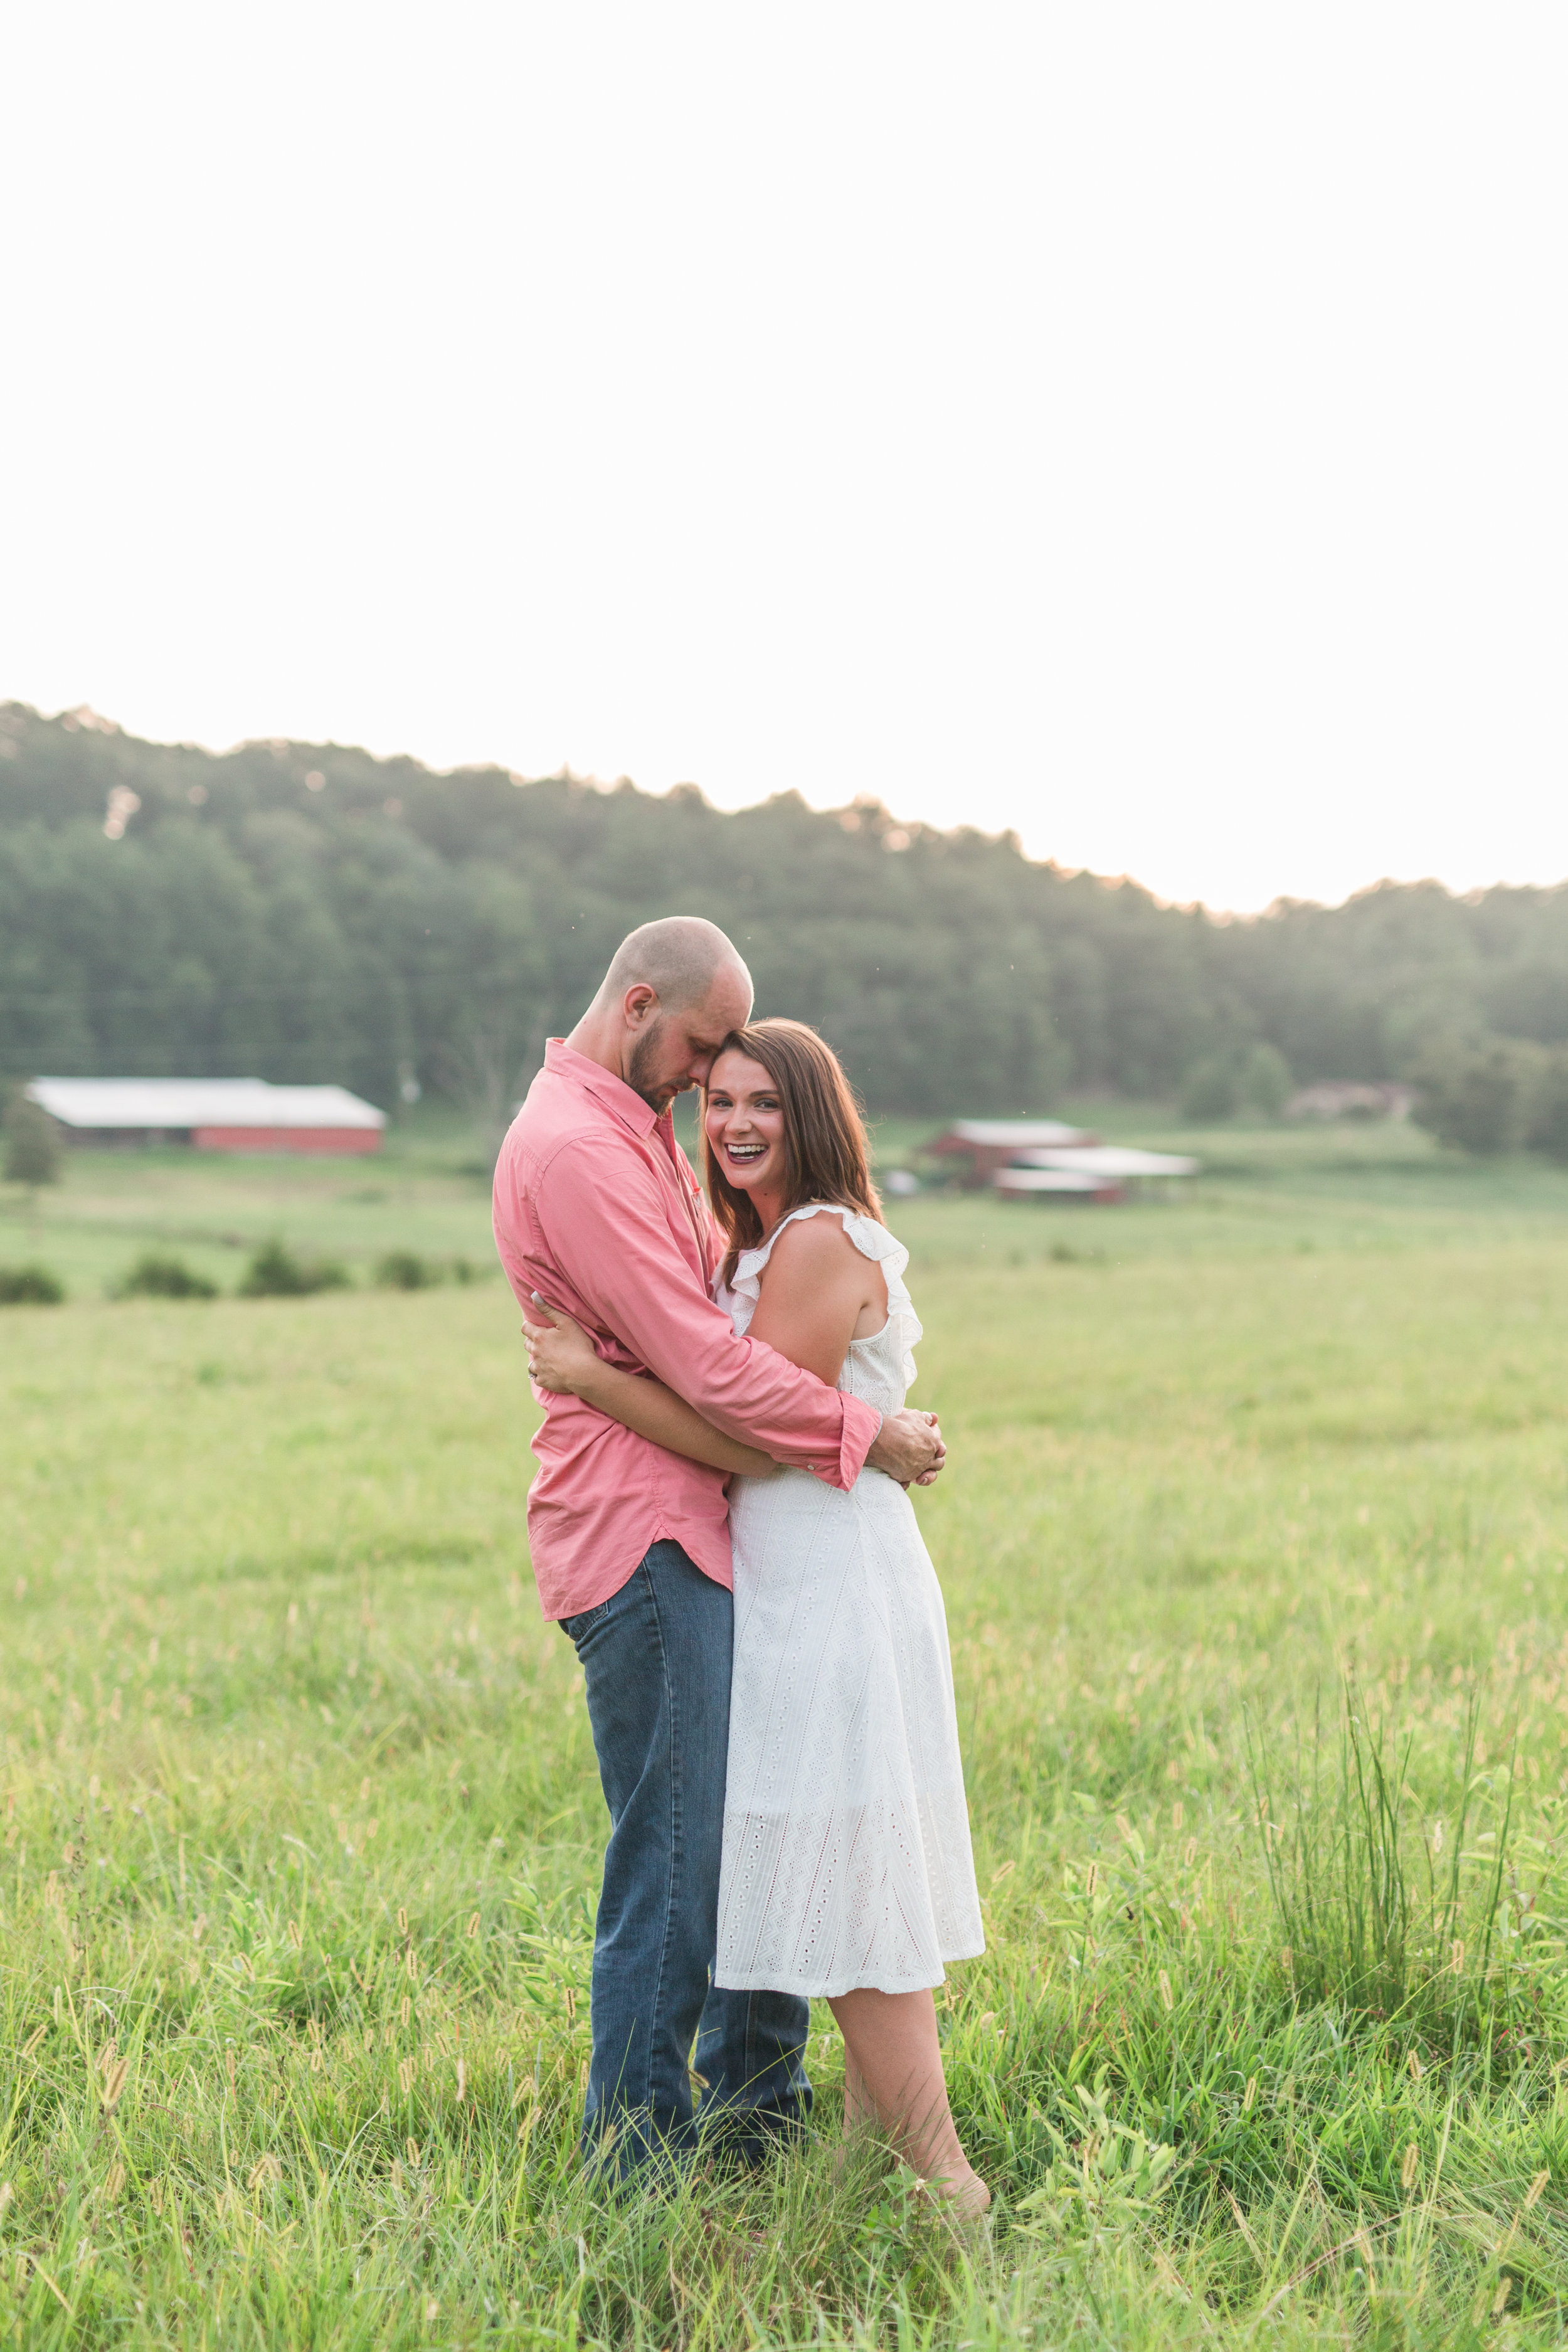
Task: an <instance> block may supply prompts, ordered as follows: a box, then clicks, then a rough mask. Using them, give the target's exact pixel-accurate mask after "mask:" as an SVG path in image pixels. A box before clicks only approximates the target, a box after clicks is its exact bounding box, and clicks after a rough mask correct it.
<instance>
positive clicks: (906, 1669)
mask: <svg viewBox="0 0 1568 2352" xmlns="http://www.w3.org/2000/svg"><path fill="white" fill-rule="evenodd" d="M816 1216H837V1217H842V1218H843V1220H844V1230H845V1232H846V1233H847V1234H848V1236H849V1238H850V1240H851V1241H852V1242H853V1243H854V1244H855V1246H856V1248H857V1249H858V1250H861V1251H863V1252H864V1254H865V1255H866V1256H867V1257H869V1258H875V1259H877V1260H878V1262H879V1264H880V1265H881V1268H882V1272H883V1274H884V1276H886V1279H887V1285H888V1321H887V1325H886V1327H885V1328H883V1329H882V1330H880V1331H879V1332H877V1333H876V1334H875V1335H874V1336H873V1337H872V1338H870V1339H855V1340H852V1341H851V1343H850V1348H849V1353H848V1355H847V1357H846V1359H845V1362H844V1369H843V1370H842V1371H841V1372H840V1373H839V1376H838V1386H839V1387H840V1388H841V1389H843V1390H845V1391H847V1392H848V1393H849V1394H850V1395H851V1396H858V1397H863V1398H864V1399H865V1400H866V1402H868V1404H872V1405H875V1406H876V1407H877V1408H878V1410H879V1412H898V1410H899V1409H900V1406H901V1405H902V1403H903V1402H904V1392H905V1391H906V1389H907V1388H908V1387H909V1386H910V1382H911V1381H913V1379H914V1377H915V1366H914V1359H913V1357H912V1356H911V1354H910V1349H911V1348H912V1347H913V1345H914V1343H915V1342H916V1340H918V1339H920V1337H921V1327H920V1325H919V1323H918V1322H917V1321H916V1319H915V1312H914V1307H913V1306H912V1304H911V1303H910V1294H909V1292H908V1291H907V1290H906V1289H905V1287H904V1284H903V1279H902V1276H903V1272H904V1268H905V1267H906V1266H907V1265H908V1264H909V1262H910V1254H909V1252H908V1250H906V1249H904V1248H903V1247H902V1246H901V1245H900V1244H899V1243H898V1242H896V1241H895V1240H894V1239H893V1236H892V1234H889V1232H888V1230H887V1228H886V1226H884V1225H879V1224H878V1223H876V1222H875V1220H874V1219H872V1218H870V1217H863V1216H859V1215H857V1214H856V1213H854V1212H853V1211H851V1210H848V1209H840V1208H834V1207H829V1206H826V1205H824V1204H823V1203H820V1202H818V1203H816V1205H814V1206H812V1207H810V1208H804V1209H796V1210H795V1212H794V1213H793V1215H792V1216H790V1217H786V1218H784V1220H783V1223H781V1224H780V1225H779V1226H778V1227H777V1228H776V1230H775V1231H774V1232H773V1234H771V1235H770V1237H769V1239H768V1242H767V1244H765V1246H764V1247H763V1248H762V1249H757V1250H748V1251H746V1252H745V1254H744V1255H742V1258H741V1260H740V1263H739V1265H737V1266H736V1269H735V1283H734V1288H733V1289H732V1290H726V1289H725V1288H724V1287H723V1286H721V1287H720V1290H719V1300H720V1304H721V1306H723V1307H727V1308H728V1310H729V1313H730V1315H731V1319H732V1321H733V1322H734V1325H735V1328H736V1329H737V1331H742V1332H743V1331H744V1330H745V1329H746V1328H747V1326H748V1325H749V1324H750V1322H751V1319H752V1314H753V1313H754V1311H755V1308H756V1305H757V1301H758V1299H759V1298H760V1297H761V1295H762V1285H761V1276H762V1271H763V1267H764V1266H765V1265H766V1264H767V1262H768V1255H769V1252H770V1251H771V1250H772V1248H773V1243H774V1242H775V1241H776V1240H777V1239H778V1235H779V1234H780V1233H782V1232H783V1231H784V1225H785V1224H789V1223H793V1222H794V1221H795V1218H796V1217H816ZM730 1532H731V1539H732V1544H733V1549H734V1560H735V1660H734V1675H733V1681H732V1683H731V1696H730V1767H729V1784H728V1790H727V1794H726V1798H725V1808H724V1853H723V1863H722V1867H721V1877H720V1885H719V1949H718V1960H717V1964H716V1966H715V1969H714V1981H715V1982H716V1983H717V1984H721V1985H723V1986H725V1987H727V1988H731V1989H736V1990H773V1991H779V1992H795V1993H805V1994H809V1995H812V1996H814V1997H816V1998H819V1999H820V1998H824V1997H826V1996H828V1995H832V1994H837V1993H842V1992H850V1991H853V1990H855V1989H856V1988H857V1987H859V1986H866V1985H869V1986H875V1987H876V1988H877V1989H878V1990H880V1991H882V1992H912V1991H916V1990H919V1989H920V1988H921V1987H922V1986H928V1985H939V1984H941V1982H942V1963H943V1961H945V1960H960V1959H970V1958H973V1957H974V1956H975V1955H976V1954H977V1953H980V1952H983V1951H984V1948H985V1937H984V1931H983V1929H982V1927H981V1921H980V1900H979V1895H978V1893H977V1890H976V1887H975V1884H974V1862H973V1854H972V1853H971V1851H970V1843H969V1814H968V1809H967V1807H966V1805H965V1802H964V1796H963V1763H962V1761H961V1759H960V1756H959V1748H958V1721H957V1717H956V1714H955V1712H954V1708H953V1699H952V1658H951V1656H950V1654H949V1651H948V1643H947V1615H946V1612H945V1611H944V1609H943V1607H942V1588H941V1586H940V1585H939V1584H938V1582H937V1580H936V1572H935V1570H933V1568H932V1567H931V1557H930V1555H929V1553H928V1552H927V1550H926V1548H925V1545H924V1543H923V1542H922V1541H921V1532H920V1528H919V1525H918V1523H917V1521H916V1518H915V1514H914V1509H913V1507H912V1505H911V1504H910V1498H909V1496H908V1495H906V1494H905V1492H904V1490H903V1488H902V1487H901V1486H899V1485H898V1484H897V1482H896V1481H895V1480H894V1479H891V1478H889V1477H887V1476H885V1475H884V1474H883V1473H882V1472H881V1471H879V1470H865V1471H862V1472H861V1474H860V1476H859V1477H858V1479H857V1480H856V1481H855V1484H854V1486H852V1487H850V1488H849V1490H848V1491H847V1493H845V1492H842V1491H840V1490H839V1489H838V1488H837V1487H833V1486H825V1485H824V1483H823V1482H822V1480H821V1479H820V1478H816V1477H814V1476H813V1475H812V1474H811V1473H810V1472H809V1471H807V1470H787V1469H779V1470H775V1471H773V1473H772V1475H770V1476H768V1477H765V1478H737V1479H736V1480H735V1481H734V1482H733V1484H732V1486H731V1494H730Z"/></svg>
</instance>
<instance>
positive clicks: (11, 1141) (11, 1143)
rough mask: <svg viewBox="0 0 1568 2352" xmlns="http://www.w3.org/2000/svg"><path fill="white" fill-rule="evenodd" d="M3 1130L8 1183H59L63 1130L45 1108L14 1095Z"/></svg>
mask: <svg viewBox="0 0 1568 2352" xmlns="http://www.w3.org/2000/svg"><path fill="white" fill-rule="evenodd" d="M0 1128H3V1129H5V1181H6V1182H7V1183H8V1184H58V1182H59V1181H60V1160H61V1158H62V1155H63V1147H62V1145H61V1143H60V1131H59V1129H58V1127H57V1126H56V1125H55V1122H54V1120H53V1119H52V1118H50V1117H49V1114H48V1112H47V1110H45V1109H44V1108H42V1107H41V1105H39V1104H37V1103H36V1102H29V1101H28V1099H27V1097H26V1095H23V1094H16V1095H13V1096H12V1097H11V1099H10V1101H9V1102H8V1103H7V1104H6V1106H5V1117H4V1118H0Z"/></svg>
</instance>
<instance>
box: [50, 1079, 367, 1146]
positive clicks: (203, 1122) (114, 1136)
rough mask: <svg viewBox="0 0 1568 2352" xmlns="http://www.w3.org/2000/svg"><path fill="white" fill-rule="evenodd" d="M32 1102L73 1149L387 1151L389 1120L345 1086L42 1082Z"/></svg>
mask: <svg viewBox="0 0 1568 2352" xmlns="http://www.w3.org/2000/svg"><path fill="white" fill-rule="evenodd" d="M27 1093H28V1095H29V1097H31V1099H32V1100H33V1101H34V1102H36V1103H38V1104H40V1105H41V1106H42V1108H44V1109H45V1110H47V1112H48V1114H49V1117H50V1118H52V1119H54V1120H55V1121H56V1123H57V1124H58V1126H59V1128H60V1129H61V1130H62V1131H63V1133H64V1135H65V1137H66V1139H67V1141H68V1142H69V1143H77V1144H98V1145H100V1146H102V1145H114V1144H139V1143H186V1144H190V1145H191V1146H192V1147H193V1148H194V1149H195V1150H197V1151H311V1152H336V1153H343V1152H364V1151H379V1150H380V1149H381V1131H382V1129H383V1128H384V1126H385V1125H386V1114H385V1112H384V1111H379V1110H377V1109H376V1108H375V1105H374V1103H367V1102H362V1101H361V1099H360V1097H358V1095H351V1094H350V1093H349V1091H348V1089H347V1088H346V1087H275V1086H272V1085H269V1084H268V1081H267V1080H266V1079H265V1078H35V1079H34V1081H33V1083H32V1085H31V1086H30V1087H28V1088H27Z"/></svg>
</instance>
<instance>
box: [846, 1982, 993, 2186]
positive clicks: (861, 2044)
mask: <svg viewBox="0 0 1568 2352" xmlns="http://www.w3.org/2000/svg"><path fill="white" fill-rule="evenodd" d="M828 2007H829V2008H830V2009H831V2010H832V2011H833V2014H834V2016H835V2018H836V2019H837V2023H838V2030H839V2032H841V2033H842V2034H843V2036H844V2051H845V2062H846V2063H845V2070H844V2120H845V2124H846V2126H851V2127H852V2126H853V2125H854V2124H855V2123H857V2122H861V2121H875V2122H876V2123H877V2124H879V2126H881V2128H882V2129H883V2130H884V2131H885V2132H886V2133H887V2134H888V2135H889V2138H890V2139H892V2140H893V2142H894V2143H895V2145H896V2146H897V2147H898V2149H899V2151H900V2155H902V2156H903V2157H904V2158H906V2160H907V2161H908V2162H909V2163H910V2165H912V2167H913V2168H914V2169H915V2171H916V2172H917V2173H918V2174H919V2176H920V2178H921V2179H922V2180H929V2181H930V2182H931V2185H932V2187H933V2188H936V2189H938V2190H939V2191H940V2192H941V2193H942V2195H943V2196H945V2197H946V2198H947V2199H949V2200H950V2201H951V2202H952V2203H953V2204H954V2205H957V2206H959V2207H960V2208H962V2209H963V2210H964V2211H966V2212H971V2213H982V2212H984V2210H985V2208H986V2206H987V2205H989V2204H990V2202H991V2191H990V2190H989V2189H987V2188H986V2186H985V2183H984V2181H983V2180H982V2179H981V2178H980V2175H979V2174H978V2173H977V2172H976V2171H975V2170H974V2168H973V2165H972V2164H971V2163H970V2161H969V2158H967V2157H966V2156H965V2155H964V2153H963V2148H962V2147H961V2146H960V2145H959V2138H958V2133H957V2131H956V2130H955V2129H954V2127H953V2121H952V2109H951V2108H950V2107H949V2105H948V2104H947V2081H946V2077H945V2076H944V2075H943V2074H942V2048H941V2045H940V2043H939V2042H938V2041H937V2035H936V2003H935V2001H934V2000H932V1999H931V1994H930V1993H929V1992H877V1991H875V1990H873V1989H872V1988H871V1987H869V1986H864V1987H862V1988H861V1989H860V1990H858V1991H856V1992H845V1993H840V1994H839V1995H838V1997H837V2000H830V2001H829V2002H828Z"/></svg>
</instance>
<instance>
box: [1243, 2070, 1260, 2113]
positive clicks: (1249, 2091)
mask: <svg viewBox="0 0 1568 2352" xmlns="http://www.w3.org/2000/svg"><path fill="white" fill-rule="evenodd" d="M1257 2096H1258V2077H1257V2075H1256V2074H1249V2075H1248V2076H1247V2088H1246V2090H1245V2091H1244V2092H1243V2093H1242V2095H1241V2112H1242V2114H1243V2115H1244V2116H1249V2115H1250V2114H1251V2113H1252V2103H1253V2101H1254V2099H1256V2098H1257Z"/></svg>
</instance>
